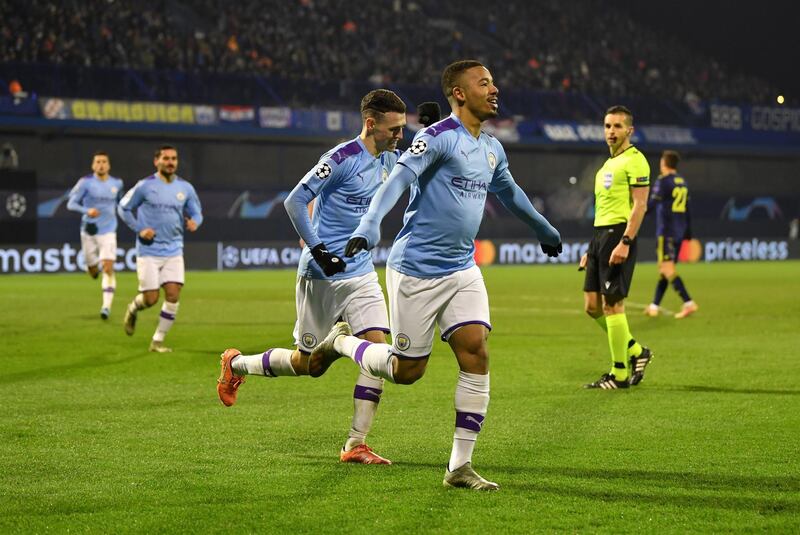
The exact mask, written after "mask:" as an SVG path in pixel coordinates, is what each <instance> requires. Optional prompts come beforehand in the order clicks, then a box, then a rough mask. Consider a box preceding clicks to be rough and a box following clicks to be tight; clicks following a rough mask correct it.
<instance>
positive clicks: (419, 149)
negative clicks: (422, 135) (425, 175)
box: [408, 139, 428, 156]
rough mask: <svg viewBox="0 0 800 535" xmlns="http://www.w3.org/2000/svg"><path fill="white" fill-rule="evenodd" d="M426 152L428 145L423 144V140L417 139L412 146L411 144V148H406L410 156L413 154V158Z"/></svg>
mask: <svg viewBox="0 0 800 535" xmlns="http://www.w3.org/2000/svg"><path fill="white" fill-rule="evenodd" d="M426 150H428V144H427V143H425V140H424V139H418V140H416V141H415V142H414V143H412V144H411V146H410V147H409V148H408V152H410V153H411V154H414V155H415V156H418V155H420V154H422V153H423V152H425V151H426Z"/></svg>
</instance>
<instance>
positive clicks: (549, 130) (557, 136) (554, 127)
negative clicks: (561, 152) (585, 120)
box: [542, 124, 580, 141]
mask: <svg viewBox="0 0 800 535" xmlns="http://www.w3.org/2000/svg"><path fill="white" fill-rule="evenodd" d="M542 129H543V130H544V135H546V136H547V137H548V138H550V139H551V140H552V141H579V140H580V138H579V137H578V134H576V133H575V129H574V128H572V127H571V126H570V125H568V124H545V125H544V126H543V127H542Z"/></svg>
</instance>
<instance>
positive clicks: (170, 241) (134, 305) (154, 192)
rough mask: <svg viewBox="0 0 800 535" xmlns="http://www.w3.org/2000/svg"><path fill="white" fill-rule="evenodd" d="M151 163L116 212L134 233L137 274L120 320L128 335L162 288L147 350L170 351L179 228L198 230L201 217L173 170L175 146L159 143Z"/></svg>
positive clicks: (178, 281) (179, 267)
mask: <svg viewBox="0 0 800 535" xmlns="http://www.w3.org/2000/svg"><path fill="white" fill-rule="evenodd" d="M153 165H155V167H156V172H155V173H154V174H152V175H150V176H149V177H147V178H143V179H142V180H140V181H139V182H138V183H137V184H136V185H135V186H134V187H133V188H131V189H130V191H128V193H126V194H125V196H124V197H123V198H122V201H120V203H119V208H118V211H119V216H120V217H121V218H122V220H123V221H125V223H126V224H127V225H128V226H129V227H130V228H131V229H132V230H133V231H134V232H135V233H136V274H137V275H138V277H139V293H138V294H137V295H136V297H134V299H133V301H131V302H130V303H129V304H128V308H127V310H126V311H125V321H124V325H125V333H127V334H128V336H130V335H132V334H133V332H134V329H135V328H136V316H137V314H138V313H139V311H141V310H143V309H145V308H150V307H151V306H153V305H155V304H156V303H157V302H158V297H159V293H160V290H161V288H163V289H164V305H163V306H162V307H161V314H160V316H159V319H158V326H157V327H156V331H155V333H154V334H153V338H152V340H151V341H150V351H154V352H157V353H168V352H170V351H172V349H170V348H168V347H167V346H165V345H164V338H165V337H166V335H167V332H168V331H169V330H170V328H171V327H172V324H173V323H175V316H176V315H177V314H178V304H179V303H178V300H179V298H180V294H181V287H182V286H183V282H184V262H183V230H184V227H185V228H186V230H188V231H189V232H194V231H196V230H197V227H199V226H200V225H201V224H202V223H203V213H202V209H201V207H200V199H198V197H197V193H196V192H195V190H194V187H193V186H192V185H191V184H189V183H188V182H187V181H185V180H184V179H182V178H181V177H179V176H178V175H177V174H176V172H177V171H178V151H177V149H176V148H175V147H172V146H170V145H164V146H162V147H160V148H159V149H158V150H157V151H156V153H155V157H154V159H153ZM134 211H135V212H136V213H135V214H134Z"/></svg>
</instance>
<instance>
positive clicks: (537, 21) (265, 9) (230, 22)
mask: <svg viewBox="0 0 800 535" xmlns="http://www.w3.org/2000/svg"><path fill="white" fill-rule="evenodd" d="M607 7H608V6H607V4H606V3H604V2H598V1H596V0H572V1H570V2H564V1H562V0H537V1H528V0H506V1H504V2H498V3H495V4H487V3H486V2H478V1H477V0H458V1H455V0H372V1H370V2H351V1H346V0H258V1H257V0H240V1H237V2H230V1H228V0H156V1H153V2H140V1H134V0H63V1H61V2H52V1H47V0H5V1H3V2H0V63H27V64H30V63H39V64H55V65H78V66H82V67H87V68H91V67H118V68H127V69H138V70H145V71H147V70H160V69H168V70H173V71H181V72H189V73H196V72H200V73H240V74H257V75H261V76H266V77H279V78H288V79H292V80H294V81H308V82H309V83H310V84H313V83H314V82H319V81H328V82H330V81H347V80H354V81H367V80H369V81H371V82H373V83H375V84H389V83H406V84H416V85H427V86H432V87H438V84H439V74H440V72H441V69H442V67H443V66H444V65H445V64H446V63H448V62H449V61H451V60H453V59H458V58H469V57H474V58H477V59H480V60H482V61H484V62H486V64H487V65H488V66H489V67H490V68H491V70H492V72H493V74H494V75H495V78H496V80H497V83H498V85H499V86H500V88H501V90H503V89H534V90H540V89H545V90H553V91H560V92H567V93H570V92H578V93H585V94H590V95H603V96H606V97H611V98H614V97H617V96H625V95H637V96H649V97H656V98H663V99H669V100H673V101H682V102H685V103H688V104H691V103H692V102H695V101H699V100H722V101H732V102H741V103H748V102H749V103H762V104H763V103H768V102H771V101H772V99H773V98H774V95H775V94H776V91H774V90H773V88H771V87H770V86H769V84H768V83H767V82H765V81H763V80H761V79H759V78H757V77H754V76H748V75H744V74H740V73H737V72H733V71H732V70H731V69H728V68H726V67H725V66H723V65H722V64H720V63H719V62H717V61H715V60H714V59H712V58H709V57H707V56H705V55H703V54H700V53H698V52H696V51H694V50H692V49H691V48H689V47H687V46H686V45H685V44H684V43H682V42H681V41H680V40H678V39H677V38H675V37H672V36H669V35H664V34H660V33H658V32H657V31H654V30H652V29H651V28H649V27H645V26H644V25H643V24H642V23H641V22H637V21H635V20H633V19H632V18H629V17H627V16H626V15H625V14H624V12H620V11H619V10H616V9H607ZM32 89H35V88H32Z"/></svg>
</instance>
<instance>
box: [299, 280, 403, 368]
mask: <svg viewBox="0 0 800 535" xmlns="http://www.w3.org/2000/svg"><path fill="white" fill-rule="evenodd" d="M295 302H296V305H297V322H296V323H295V325H294V339H295V344H297V347H298V348H300V350H301V351H307V352H309V353H310V352H311V350H312V349H314V347H315V346H316V345H317V344H318V343H319V342H320V340H322V339H323V338H325V336H326V335H327V334H328V331H330V330H331V327H333V324H334V323H336V322H337V321H339V318H342V319H343V320H344V321H346V322H347V323H349V324H350V327H351V328H352V329H353V334H354V335H355V336H359V335H361V334H364V333H365V332H367V331H383V332H385V333H388V332H389V315H388V314H387V312H386V300H385V299H384V297H383V291H382V290H381V285H380V284H378V274H377V273H375V272H374V271H373V272H371V273H367V274H366V275H361V276H360V277H352V278H350V279H342V280H322V279H309V278H305V277H298V278H297V291H296V292H295Z"/></svg>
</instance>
